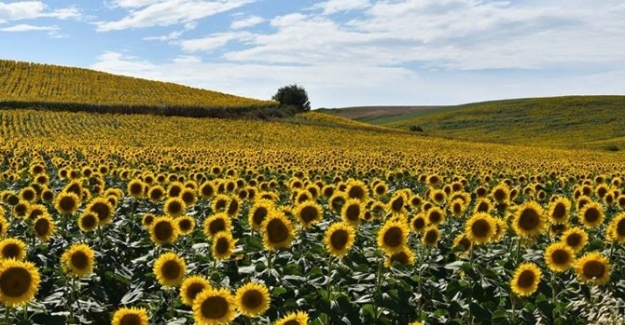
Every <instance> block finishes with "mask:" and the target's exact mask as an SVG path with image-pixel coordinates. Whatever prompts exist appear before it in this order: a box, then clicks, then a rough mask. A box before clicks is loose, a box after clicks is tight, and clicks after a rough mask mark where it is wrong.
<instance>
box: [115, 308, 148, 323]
mask: <svg viewBox="0 0 625 325" xmlns="http://www.w3.org/2000/svg"><path fill="white" fill-rule="evenodd" d="M148 324H149V318H148V312H147V310H145V308H136V307H130V308H128V307H122V308H120V309H118V310H116V311H115V313H114V314H113V318H112V321H111V325H148Z"/></svg>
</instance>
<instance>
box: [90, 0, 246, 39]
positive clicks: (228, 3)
mask: <svg viewBox="0 0 625 325" xmlns="http://www.w3.org/2000/svg"><path fill="white" fill-rule="evenodd" d="M255 1H256V0H219V1H202V0H161V1H128V0H120V1H118V2H117V4H118V5H119V6H121V7H124V8H126V9H128V8H129V9H130V11H129V12H128V15H127V16H126V17H124V18H122V19H120V20H117V21H101V22H98V23H96V25H97V30H98V31H99V32H107V31H113V30H124V29H131V28H146V27H153V26H171V25H175V24H181V23H182V24H185V23H190V22H194V21H196V20H199V19H202V18H206V17H209V16H213V15H216V14H219V13H223V12H227V11H230V10H233V9H236V8H239V7H242V6H244V5H246V4H249V3H252V2H255Z"/></svg>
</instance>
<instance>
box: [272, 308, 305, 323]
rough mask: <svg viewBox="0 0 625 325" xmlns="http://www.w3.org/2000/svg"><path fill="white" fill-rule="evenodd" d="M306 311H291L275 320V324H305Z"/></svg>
mask: <svg viewBox="0 0 625 325" xmlns="http://www.w3.org/2000/svg"><path fill="white" fill-rule="evenodd" d="M307 324H308V313H307V312H303V311H297V312H291V313H288V314H287V315H286V316H284V317H282V318H280V319H278V320H276V324H275V325H307Z"/></svg>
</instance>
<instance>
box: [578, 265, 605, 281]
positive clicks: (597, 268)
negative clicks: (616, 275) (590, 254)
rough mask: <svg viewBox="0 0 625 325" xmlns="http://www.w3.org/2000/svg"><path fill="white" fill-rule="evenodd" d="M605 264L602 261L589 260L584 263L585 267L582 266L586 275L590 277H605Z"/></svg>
mask: <svg viewBox="0 0 625 325" xmlns="http://www.w3.org/2000/svg"><path fill="white" fill-rule="evenodd" d="M605 271H606V269H605V265H603V263H601V262H600V261H588V262H586V263H585V264H584V267H583V268H582V272H583V273H584V276H586V277H587V278H589V279H592V278H597V279H599V278H601V277H603V275H604V274H605Z"/></svg>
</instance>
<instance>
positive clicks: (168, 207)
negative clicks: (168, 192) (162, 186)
mask: <svg viewBox="0 0 625 325" xmlns="http://www.w3.org/2000/svg"><path fill="white" fill-rule="evenodd" d="M186 209H187V205H186V204H185V203H184V201H183V200H182V199H181V198H179V197H170V198H169V199H167V201H165V205H164V206H163V210H164V211H165V214H167V215H168V216H170V217H172V218H176V217H179V216H181V215H183V214H184V213H185V210H186Z"/></svg>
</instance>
